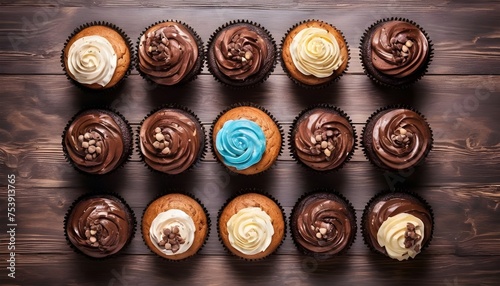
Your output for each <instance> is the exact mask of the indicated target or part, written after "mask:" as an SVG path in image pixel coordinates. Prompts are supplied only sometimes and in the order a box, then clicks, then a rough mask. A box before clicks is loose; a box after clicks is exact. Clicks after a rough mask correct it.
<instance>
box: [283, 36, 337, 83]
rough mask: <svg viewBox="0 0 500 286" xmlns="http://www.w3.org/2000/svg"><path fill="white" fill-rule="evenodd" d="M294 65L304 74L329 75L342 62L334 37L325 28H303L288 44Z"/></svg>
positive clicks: (320, 76)
mask: <svg viewBox="0 0 500 286" xmlns="http://www.w3.org/2000/svg"><path fill="white" fill-rule="evenodd" d="M290 54H291V56H292V60H293V63H294V65H295V67H296V68H297V69H298V70H299V71H300V72H301V73H303V74H304V75H313V76H315V77H318V78H325V77H329V76H331V75H332V74H333V72H334V71H336V70H337V69H338V68H339V67H340V66H341V65H342V63H343V62H344V59H343V58H342V56H341V54H340V47H339V44H338V42H337V40H336V39H335V37H334V36H333V35H332V34H330V33H329V32H328V31H327V30H325V29H320V28H305V29H303V30H301V31H300V32H299V33H298V34H297V35H295V37H294V38H293V40H292V43H291V44H290Z"/></svg>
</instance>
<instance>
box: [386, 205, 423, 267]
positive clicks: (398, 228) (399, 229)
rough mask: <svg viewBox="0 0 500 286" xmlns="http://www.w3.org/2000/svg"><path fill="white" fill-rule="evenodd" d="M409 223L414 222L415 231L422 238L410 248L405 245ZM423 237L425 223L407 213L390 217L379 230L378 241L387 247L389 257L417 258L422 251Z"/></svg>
mask: <svg viewBox="0 0 500 286" xmlns="http://www.w3.org/2000/svg"><path fill="white" fill-rule="evenodd" d="M408 223H412V224H413V225H414V226H415V233H416V234H418V235H420V239H419V240H418V241H417V242H416V243H415V245H414V246H413V247H410V248H406V247H405V232H406V230H407V224H408ZM423 238H424V223H423V222H422V221H421V220H420V219H419V218H417V217H416V216H414V215H411V214H407V213H400V214H397V215H395V216H392V217H389V218H388V219H387V220H385V221H384V222H383V223H382V225H381V226H380V228H379V230H378V232H377V242H378V243H379V244H380V246H382V247H385V250H386V251H387V254H388V255H389V257H391V258H394V259H397V260H399V261H401V260H407V259H408V258H409V257H411V258H415V256H416V255H417V254H418V253H420V249H421V245H422V240H423ZM417 245H418V247H416V246H417Z"/></svg>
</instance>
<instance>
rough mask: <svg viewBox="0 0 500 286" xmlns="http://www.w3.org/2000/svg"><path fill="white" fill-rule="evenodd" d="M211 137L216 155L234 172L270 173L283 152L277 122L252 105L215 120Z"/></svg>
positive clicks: (238, 106)
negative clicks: (268, 171) (267, 171)
mask: <svg viewBox="0 0 500 286" xmlns="http://www.w3.org/2000/svg"><path fill="white" fill-rule="evenodd" d="M210 133H211V135H210V137H211V138H212V149H213V152H214V154H215V156H216V158H217V159H218V161H219V162H221V163H222V164H223V165H224V166H226V167H227V168H228V169H229V170H230V171H232V172H234V173H238V174H244V175H254V174H257V173H261V172H263V171H266V170H267V169H269V168H270V167H271V166H272V165H273V164H274V162H275V161H276V159H277V158H278V155H279V154H280V152H281V146H282V142H283V139H282V134H281V130H280V127H279V126H278V124H277V123H276V121H275V120H274V119H273V118H272V117H271V116H270V115H269V114H268V113H267V112H266V111H264V110H263V109H261V108H259V107H257V106H253V105H252V104H241V105H237V106H233V107H231V108H230V109H228V110H226V111H224V112H223V113H222V114H221V115H219V116H218V117H217V119H215V121H214V124H213V125H212V130H211V132H210Z"/></svg>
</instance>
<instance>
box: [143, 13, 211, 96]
mask: <svg viewBox="0 0 500 286" xmlns="http://www.w3.org/2000/svg"><path fill="white" fill-rule="evenodd" d="M168 22H172V23H177V24H181V25H183V26H184V27H185V28H186V29H187V30H189V32H191V35H192V36H193V38H194V39H195V40H196V44H197V47H198V58H197V63H196V64H195V66H194V67H193V70H192V71H191V72H189V74H188V75H187V76H186V77H185V78H183V79H182V80H181V81H179V82H178V83H176V84H173V85H164V84H160V83H157V82H155V81H154V80H153V79H151V78H150V77H149V76H148V75H147V74H146V73H144V72H143V71H142V70H141V68H140V62H139V50H140V45H141V37H142V35H144V33H146V31H147V30H149V29H150V28H152V27H154V26H156V25H159V24H163V23H168ZM135 52H136V54H137V55H136V57H135V69H136V70H137V71H138V72H139V74H140V75H141V77H142V78H143V79H144V80H146V81H147V82H148V83H149V84H153V85H158V86H162V87H170V86H179V85H184V84H186V83H188V82H192V81H194V80H195V79H197V78H198V75H199V74H200V73H201V71H202V69H203V66H204V62H205V49H204V45H203V41H202V39H201V37H200V36H199V35H198V33H197V32H196V31H195V30H194V29H193V28H192V27H191V26H189V25H188V24H186V23H185V22H182V21H179V20H174V19H171V20H163V21H157V22H155V23H154V24H151V25H149V26H148V27H147V28H145V29H144V30H143V31H142V32H141V34H140V35H139V37H138V38H137V48H136V51H135Z"/></svg>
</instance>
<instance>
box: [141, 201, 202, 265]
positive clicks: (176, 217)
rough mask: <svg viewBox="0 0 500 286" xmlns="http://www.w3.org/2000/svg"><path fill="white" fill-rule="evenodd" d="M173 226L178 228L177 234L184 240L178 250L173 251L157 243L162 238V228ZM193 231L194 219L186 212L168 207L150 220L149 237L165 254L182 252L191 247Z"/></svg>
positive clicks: (194, 229) (194, 228)
mask: <svg viewBox="0 0 500 286" xmlns="http://www.w3.org/2000/svg"><path fill="white" fill-rule="evenodd" d="M174 226H177V227H178V228H179V235H180V236H181V237H182V238H183V239H184V240H185V242H184V243H183V244H180V245H179V250H178V251H177V252H175V253H173V252H172V251H171V250H166V249H165V248H164V247H160V246H159V245H158V243H159V242H160V241H161V240H162V236H163V230H164V229H165V228H170V229H171V228H173V227H174ZM195 232H196V227H195V225H194V221H193V219H192V218H191V217H190V216H189V215H188V214H187V213H185V212H184V211H182V210H179V209H170V210H168V211H166V212H162V213H159V214H158V215H157V216H156V217H155V219H154V220H153V221H152V222H151V227H150V229H149V237H150V238H151V240H152V241H153V242H154V245H155V246H156V248H158V249H159V250H161V251H162V252H163V253H164V254H165V255H174V254H181V253H184V252H186V251H187V250H188V249H189V248H190V247H191V245H192V244H193V240H194V233H195Z"/></svg>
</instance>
